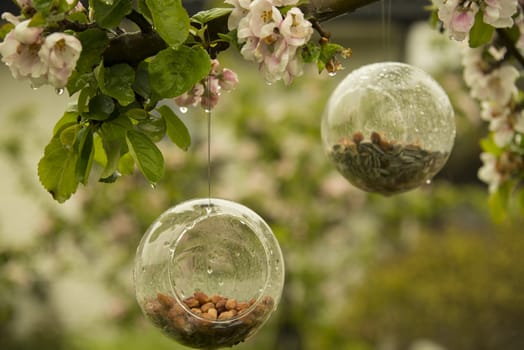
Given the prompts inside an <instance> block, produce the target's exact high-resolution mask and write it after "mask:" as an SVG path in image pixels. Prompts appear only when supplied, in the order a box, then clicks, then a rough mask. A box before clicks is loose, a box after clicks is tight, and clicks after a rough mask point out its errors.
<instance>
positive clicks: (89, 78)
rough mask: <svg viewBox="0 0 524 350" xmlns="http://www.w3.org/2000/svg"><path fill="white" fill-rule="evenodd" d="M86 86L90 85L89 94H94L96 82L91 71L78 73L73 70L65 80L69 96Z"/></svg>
mask: <svg viewBox="0 0 524 350" xmlns="http://www.w3.org/2000/svg"><path fill="white" fill-rule="evenodd" d="M86 87H90V91H91V95H95V93H96V89H97V87H98V84H97V82H96V79H95V76H94V74H93V73H92V72H91V73H79V72H77V71H73V74H72V75H71V77H70V78H69V80H68V82H67V91H68V93H69V96H71V95H73V94H75V93H76V92H78V91H80V90H82V89H85V88H86Z"/></svg>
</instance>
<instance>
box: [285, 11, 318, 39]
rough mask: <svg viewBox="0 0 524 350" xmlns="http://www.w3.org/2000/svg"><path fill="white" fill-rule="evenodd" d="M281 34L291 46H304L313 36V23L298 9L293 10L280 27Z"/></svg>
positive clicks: (288, 13)
mask: <svg viewBox="0 0 524 350" xmlns="http://www.w3.org/2000/svg"><path fill="white" fill-rule="evenodd" d="M279 32H280V34H281V35H282V36H283V37H284V39H285V40H286V42H287V43H288V44H289V45H293V46H302V45H304V44H306V43H307V42H308V41H309V40H310V39H311V36H312V35H313V28H312V25H311V22H309V21H308V20H306V19H305V18H304V14H303V13H302V11H301V10H300V9H299V8H298V7H293V8H291V9H290V10H289V11H288V12H287V14H286V18H284V20H283V21H282V23H281V24H280V26H279Z"/></svg>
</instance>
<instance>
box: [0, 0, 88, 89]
mask: <svg viewBox="0 0 524 350" xmlns="http://www.w3.org/2000/svg"><path fill="white" fill-rule="evenodd" d="M19 2H20V3H21V6H30V3H29V2H28V1H27V0H26V1H19ZM2 18H3V19H5V20H6V21H8V22H10V23H12V24H13V25H14V28H13V29H12V30H11V31H10V32H9V33H7V35H6V36H5V38H4V41H3V42H2V43H0V55H1V56H2V62H4V63H5V64H6V65H7V66H8V67H9V69H10V71H11V74H12V75H13V77H14V78H15V79H29V80H30V81H31V85H32V86H33V87H39V86H41V85H43V84H50V85H52V86H54V87H55V88H56V89H62V88H64V87H65V86H66V85H67V81H68V80H69V77H70V76H71V73H72V72H73V70H74V68H75V66H76V62H77V60H78V58H79V57H80V52H81V51H82V44H81V43H80V41H79V40H78V39H77V38H76V37H74V36H72V35H68V34H65V33H59V32H56V33H51V34H49V35H44V29H43V28H42V27H38V26H31V24H30V23H31V20H29V19H27V20H24V21H20V19H19V18H18V17H16V16H14V15H13V14H11V13H8V12H6V13H4V14H3V15H2Z"/></svg>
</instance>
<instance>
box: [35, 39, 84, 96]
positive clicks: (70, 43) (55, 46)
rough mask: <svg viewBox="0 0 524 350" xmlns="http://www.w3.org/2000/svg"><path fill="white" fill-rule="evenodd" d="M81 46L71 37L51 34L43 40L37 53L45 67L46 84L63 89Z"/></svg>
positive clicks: (78, 55)
mask: <svg viewBox="0 0 524 350" xmlns="http://www.w3.org/2000/svg"><path fill="white" fill-rule="evenodd" d="M81 51H82V44H81V43H80V41H79V40H78V39H77V38H75V37H74V36H72V35H68V34H64V33H53V34H51V35H49V36H47V37H46V38H45V41H44V43H43V45H42V47H41V49H40V51H39V53H38V55H39V57H40V59H41V60H42V62H43V63H44V64H46V66H47V67H48V70H47V79H48V82H49V83H50V84H51V85H53V86H54V87H55V88H63V87H64V86H66V85H67V81H68V79H69V77H70V76H71V73H72V72H73V69H74V68H75V66H76V62H77V61H78V58H79V57H80V52H81Z"/></svg>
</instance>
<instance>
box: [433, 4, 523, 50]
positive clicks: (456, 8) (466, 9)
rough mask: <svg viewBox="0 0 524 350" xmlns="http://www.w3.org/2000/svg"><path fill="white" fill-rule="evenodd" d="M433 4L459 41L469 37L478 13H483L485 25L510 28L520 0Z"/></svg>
mask: <svg viewBox="0 0 524 350" xmlns="http://www.w3.org/2000/svg"><path fill="white" fill-rule="evenodd" d="M433 4H434V5H435V6H437V8H438V18H439V19H440V21H441V22H442V25H443V27H444V28H445V29H446V30H448V32H449V36H450V37H451V38H453V39H455V40H458V41H462V40H464V39H465V38H466V37H467V36H468V34H469V32H470V30H471V28H472V27H473V24H474V23H475V16H476V15H477V12H478V11H481V12H482V20H483V22H484V23H486V24H489V25H491V26H493V27H495V28H510V27H512V26H513V23H514V22H513V15H515V14H516V13H517V8H518V0H433Z"/></svg>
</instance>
